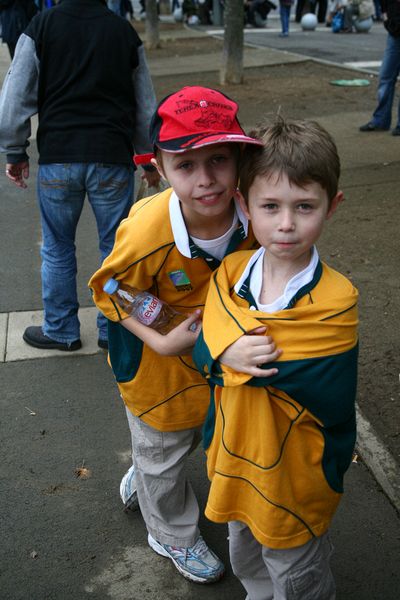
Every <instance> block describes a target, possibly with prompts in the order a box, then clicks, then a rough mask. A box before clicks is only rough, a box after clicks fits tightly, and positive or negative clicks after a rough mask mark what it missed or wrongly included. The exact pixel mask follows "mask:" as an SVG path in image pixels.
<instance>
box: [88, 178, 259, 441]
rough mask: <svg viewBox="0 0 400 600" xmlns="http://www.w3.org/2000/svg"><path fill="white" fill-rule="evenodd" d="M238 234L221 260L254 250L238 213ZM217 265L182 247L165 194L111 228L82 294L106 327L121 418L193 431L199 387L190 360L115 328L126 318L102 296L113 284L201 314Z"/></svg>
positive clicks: (174, 202)
mask: <svg viewBox="0 0 400 600" xmlns="http://www.w3.org/2000/svg"><path fill="white" fill-rule="evenodd" d="M237 212H238V215H239V223H238V228H237V229H236V230H235V232H234V233H233V235H232V238H231V241H230V243H229V246H228V249H227V253H229V252H231V251H233V250H235V249H236V248H240V249H243V248H251V247H254V245H255V244H254V237H253V235H252V234H250V235H247V226H248V224H247V220H246V219H245V218H244V216H243V214H242V213H240V212H239V211H238V210H237ZM217 266H219V261H217V260H216V259H214V258H213V257H211V256H209V255H207V254H206V253H205V252H204V251H202V250H201V249H200V248H198V247H197V246H196V245H195V244H194V243H193V242H192V241H191V239H190V237H189V235H188V232H187V230H186V227H185V224H184V221H183V217H182V214H181V211H180V207H179V200H178V198H177V196H176V194H174V193H173V192H172V190H171V189H168V190H166V191H164V192H162V193H161V194H157V195H156V196H152V197H150V198H144V199H143V200H141V201H140V202H137V203H136V204H135V205H134V206H133V207H132V209H131V212H130V214H129V216H128V218H127V219H125V220H124V221H122V223H121V225H120V227H119V228H118V231H117V235H116V240H115V245H114V248H113V250H112V252H111V254H110V255H109V256H108V257H107V258H106V260H105V261H104V263H103V265H102V266H101V268H100V269H99V270H98V271H97V272H96V273H95V274H94V275H93V277H92V278H91V280H90V282H89V286H90V287H91V289H92V291H93V299H94V301H95V303H96V305H97V307H98V308H99V310H101V311H102V312H103V314H104V315H105V316H106V317H107V318H108V319H109V328H108V335H109V361H110V364H111V366H112V369H113V371H114V375H115V378H116V380H117V383H118V387H119V389H120V392H121V395H122V398H123V400H124V402H125V403H126V405H127V407H128V408H129V410H130V411H131V412H132V413H133V414H134V415H136V416H138V417H140V418H142V419H143V421H145V422H146V423H148V424H149V425H151V426H152V427H154V428H156V429H158V430H160V431H178V430H180V429H187V428H191V427H197V426H199V425H201V424H202V423H203V421H204V418H205V415H206V412H207V408H208V404H209V389H208V385H207V382H205V381H204V379H203V378H202V377H201V375H200V374H199V373H198V371H197V369H196V367H195V365H194V363H193V360H192V358H191V357H190V356H160V355H159V354H156V353H155V352H153V350H151V348H149V347H148V346H146V345H145V344H143V342H142V341H141V340H139V339H138V338H137V337H136V336H134V335H133V334H132V333H130V332H129V331H127V330H126V329H125V327H123V326H121V325H120V324H119V321H120V320H121V319H124V318H126V317H127V316H128V315H127V314H126V313H124V312H123V311H122V309H121V308H120V307H119V306H116V305H115V303H114V302H113V300H112V298H111V297H110V296H109V295H108V294H106V293H105V292H104V291H103V286H104V284H105V282H106V281H107V280H108V279H109V278H110V277H114V278H115V279H117V280H118V281H121V282H123V283H125V284H127V285H130V286H132V287H136V288H138V289H141V290H150V291H151V292H152V293H153V294H155V295H156V296H158V297H159V298H161V299H162V300H164V301H165V302H167V303H168V304H170V305H171V306H172V307H173V308H175V309H176V310H177V311H179V312H182V313H191V312H193V311H194V310H195V309H196V308H201V309H202V308H203V306H204V303H205V298H206V295H207V290H208V286H209V282H210V276H211V273H212V271H213V269H215V268H216V267H217Z"/></svg>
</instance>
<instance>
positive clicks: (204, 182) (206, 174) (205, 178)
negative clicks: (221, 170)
mask: <svg viewBox="0 0 400 600" xmlns="http://www.w3.org/2000/svg"><path fill="white" fill-rule="evenodd" d="M214 181H215V178H214V174H213V170H212V169H211V168H210V167H208V166H207V165H204V166H202V167H200V169H199V170H198V180H197V183H198V185H201V186H207V187H208V186H209V185H211V184H212V183H214Z"/></svg>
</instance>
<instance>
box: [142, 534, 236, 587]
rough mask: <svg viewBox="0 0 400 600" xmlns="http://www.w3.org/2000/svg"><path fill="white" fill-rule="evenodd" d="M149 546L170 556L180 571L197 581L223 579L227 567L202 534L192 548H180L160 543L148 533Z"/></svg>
mask: <svg viewBox="0 0 400 600" xmlns="http://www.w3.org/2000/svg"><path fill="white" fill-rule="evenodd" d="M147 539H148V542H149V546H150V547H151V548H152V549H153V550H154V551H155V552H157V554H160V555H161V556H166V557H167V558H170V559H171V560H172V562H173V563H174V565H175V567H176V568H177V569H178V571H179V573H180V574H181V575H183V576H184V577H186V579H190V581H195V582H196V583H212V582H213V581H217V580H218V579H221V577H222V576H223V574H224V572H225V567H224V565H223V563H222V562H221V561H220V559H219V558H218V556H216V555H215V554H214V552H213V551H212V550H210V549H209V548H208V546H207V544H206V543H205V541H204V540H203V538H202V537H201V536H199V538H198V540H197V542H196V543H195V545H194V546H191V547H190V548H178V547H177V546H168V545H167V544H160V542H157V540H155V539H154V538H153V537H152V536H151V535H150V534H149V535H148V538H147Z"/></svg>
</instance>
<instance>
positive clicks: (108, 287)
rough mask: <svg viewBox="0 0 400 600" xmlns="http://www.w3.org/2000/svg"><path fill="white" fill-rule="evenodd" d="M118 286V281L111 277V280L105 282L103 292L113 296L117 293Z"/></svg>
mask: <svg viewBox="0 0 400 600" xmlns="http://www.w3.org/2000/svg"><path fill="white" fill-rule="evenodd" d="M118 286H119V284H118V281H117V280H116V279H113V278H112V277H110V279H109V280H108V281H106V282H105V284H104V287H103V290H104V291H105V293H106V294H113V293H114V292H116V291H117V289H118Z"/></svg>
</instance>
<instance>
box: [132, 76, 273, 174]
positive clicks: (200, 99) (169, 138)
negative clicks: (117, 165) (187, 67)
mask: <svg viewBox="0 0 400 600" xmlns="http://www.w3.org/2000/svg"><path fill="white" fill-rule="evenodd" d="M238 110H239V107H238V105H237V104H236V102H234V101H233V100H231V99H230V98H228V96H225V94H222V93H221V92H219V91H218V90H213V89H211V88H206V87H200V86H187V87H184V88H182V89H181V90H179V91H178V92H175V93H174V94H171V95H170V96H167V97H166V98H164V100H162V101H161V102H160V103H159V105H158V107H157V110H156V112H155V114H154V116H153V119H152V121H151V124H150V139H151V142H152V143H153V145H154V146H156V147H158V148H161V150H165V151H167V152H176V153H178V152H185V151H186V150H191V149H194V148H202V147H203V146H208V145H210V144H225V143H226V142H236V143H245V144H256V145H258V146H262V145H263V142H261V140H257V139H255V138H252V137H249V136H248V135H246V134H245V132H244V131H243V129H242V128H241V126H240V124H239V121H238V119H237V112H238ZM150 158H152V155H148V154H146V155H142V156H140V155H139V156H136V157H135V162H136V163H137V164H141V163H143V162H149V160H150Z"/></svg>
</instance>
